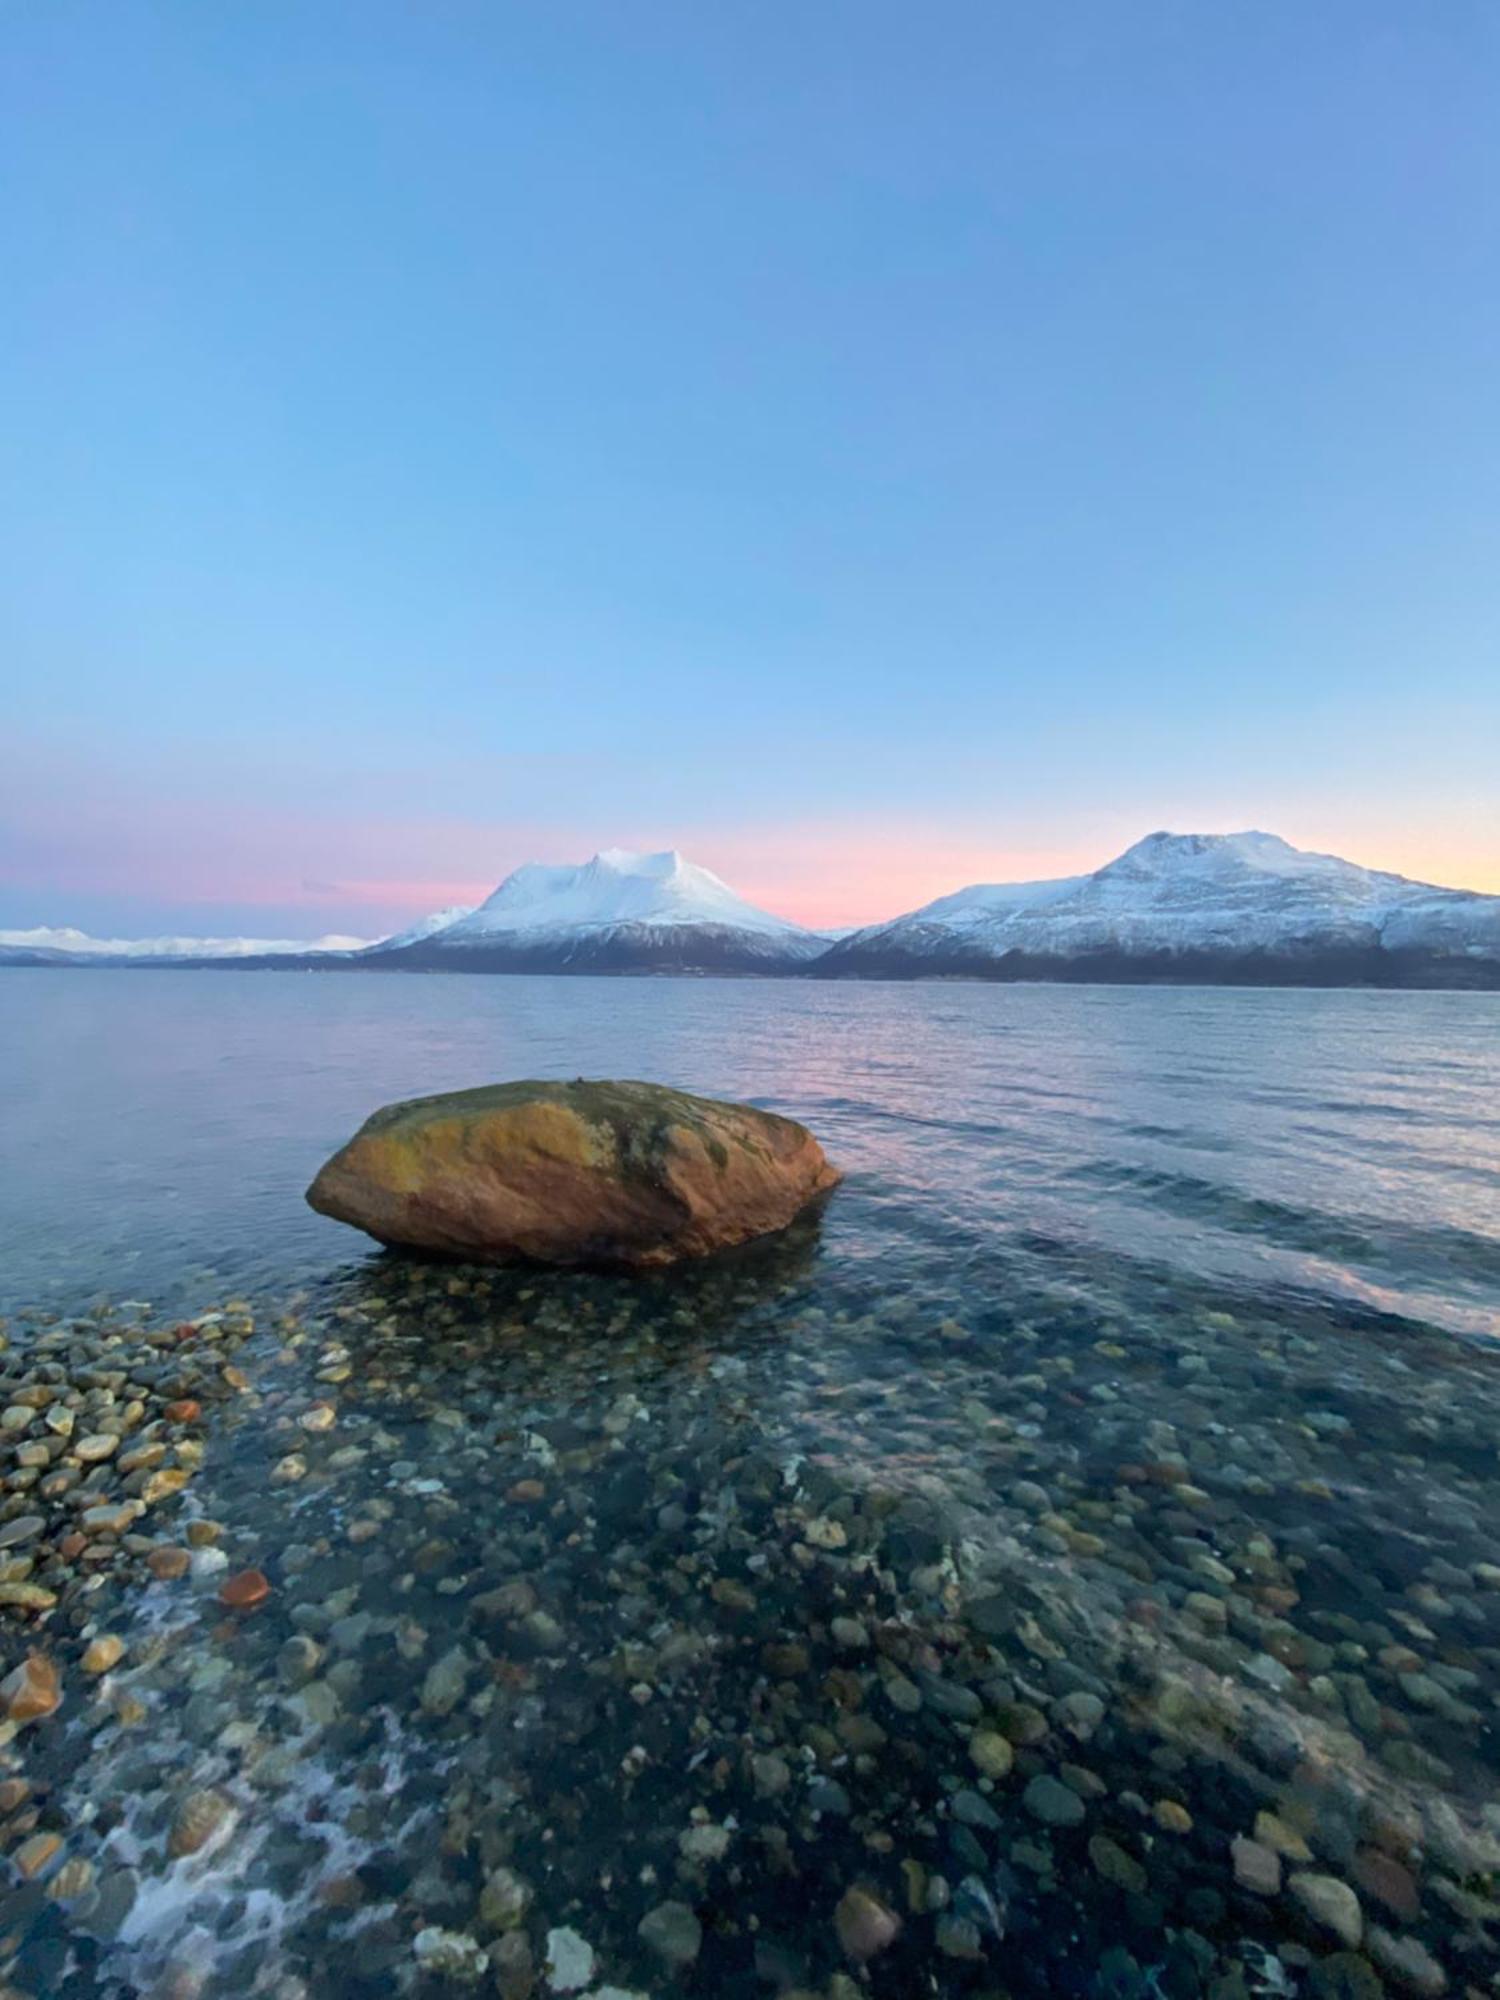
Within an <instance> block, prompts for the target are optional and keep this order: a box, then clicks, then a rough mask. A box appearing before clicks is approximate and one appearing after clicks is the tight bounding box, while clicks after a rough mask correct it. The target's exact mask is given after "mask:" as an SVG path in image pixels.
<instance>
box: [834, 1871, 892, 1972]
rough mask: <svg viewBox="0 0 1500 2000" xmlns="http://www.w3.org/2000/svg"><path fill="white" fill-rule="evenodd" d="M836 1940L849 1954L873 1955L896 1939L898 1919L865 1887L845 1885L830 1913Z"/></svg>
mask: <svg viewBox="0 0 1500 2000" xmlns="http://www.w3.org/2000/svg"><path fill="white" fill-rule="evenodd" d="M833 1924H834V1929H835V1930H836V1931H837V1932H838V1934H839V1943H840V1944H841V1945H842V1946H843V1947H844V1950H845V1951H846V1952H847V1953H848V1955H849V1956H850V1958H853V1959H857V1960H861V1961H862V1960H864V1959H867V1958H874V1957H875V1956H876V1954H877V1953H878V1952H882V1951H885V1950H886V1949H887V1947H888V1946H890V1945H893V1944H894V1943H895V1942H896V1936H897V1933H898V1932H899V1931H900V1929H901V1919H900V1918H899V1917H898V1916H897V1915H896V1912H895V1911H894V1910H891V1909H887V1907H886V1906H885V1904H884V1903H882V1902H881V1900H880V1898H879V1897H878V1896H875V1895H872V1894H871V1892H870V1891H869V1890H868V1889H861V1888H858V1887H856V1888H853V1889H846V1890H845V1891H844V1893H843V1895H842V1896H840V1898H839V1904H838V1908H837V1909H836V1910H835V1911H834V1913H833Z"/></svg>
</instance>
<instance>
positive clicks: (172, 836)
mask: <svg viewBox="0 0 1500 2000" xmlns="http://www.w3.org/2000/svg"><path fill="white" fill-rule="evenodd" d="M21 769H22V776H21V777H20V778H19V779H18V780H17V782H16V784H15V786H14V788H13V790H12V794H11V797H10V799H9V800H8V801H7V807H8V825H7V826H6V828H5V832H6V835H7V838H6V840H5V841H4V842H0V923H9V922H15V921H17V919H16V918H15V917H13V915H12V913H11V911H10V909H8V908H7V905H6V900H5V899H6V892H7V891H11V892H14V893H15V894H16V895H18V896H19V895H24V896H25V897H26V898H27V899H28V901H29V903H30V904H31V905H33V906H35V905H38V904H44V905H45V908H44V909H42V910H41V911H40V912H39V913H38V915H36V916H35V917H33V918H27V919H26V921H28V922H29V921H37V922H40V921H46V922H49V923H58V924H62V923H69V922H73V921H75V913H74V908H73V900H74V899H75V898H79V899H82V898H84V897H90V898H93V899H94V900H95V902H98V901H100V900H101V899H102V900H103V901H104V902H106V903H108V904H109V905H110V906H111V907H112V908H118V909H119V910H120V911H121V912H122V913H123V912H124V911H126V910H128V911H130V912H131V914H130V915H129V916H128V917H127V916H125V915H124V914H121V915H120V916H119V917H118V918H116V917H111V918H110V919H109V921H110V925H111V928H112V930H113V931H114V933H115V934H117V935H143V934H145V932H146V931H147V930H148V929H161V928H171V929H177V928H180V926H179V925H178V924H177V923H176V922H175V921H172V922H169V923H165V924H158V923H157V922H156V921H155V920H154V918H153V917H152V915H151V909H152V906H153V905H159V906H163V907H165V906H167V905H172V906H179V907H183V908H187V907H194V908H196V909H198V910H201V912H202V913H203V914H202V917H201V920H199V921H197V922H196V923H195V928H197V929H199V930H201V931H203V932H204V933H208V932H218V931H219V930H221V929H222V925H221V923H220V921H219V919H218V917H217V916H216V914H215V913H216V912H219V911H222V910H224V909H226V908H228V907H231V906H239V907H241V908H242V909H244V910H246V911H254V910H259V909H265V910H266V911H267V912H275V911H282V912H288V913H291V912H297V913H305V929H306V932H307V934H308V935H309V936H312V935H315V934H318V933H321V932H327V931H340V932H360V933H363V934H365V935H375V934H377V933H380V932H387V931H392V930H396V929H399V928H401V927H402V926H403V925H405V924H407V923H410V922H412V921H414V920H415V919H417V918H419V917H423V916H426V915H428V914H429V913H430V912H432V911H434V910H438V909H443V908H447V907H449V906H450V905H453V904H456V903H464V904H473V903H478V902H481V901H483V899H484V898H485V897H486V896H488V895H489V894H490V893H491V891H492V890H493V889H494V888H495V886H496V885H497V883H498V882H499V881H500V880H501V879H502V878H503V877H504V876H505V875H506V874H508V873H509V872H510V870H511V869H513V868H515V867H517V866H518V865H519V864H520V863H522V862H524V861H551V862H581V861H585V860H587V859H588V858H589V856H590V855H591V854H593V853H594V852H596V851H597V850H598V849H599V848H602V847H608V846H626V847H635V848H640V849H646V850H651V849H657V848H663V847H672V846H675V847H678V848H680V849H681V851H682V852H683V853H684V854H686V855H687V856H688V857H689V859H691V860H693V861H696V862H699V863H701V864H702V865H703V866H705V867H707V868H710V869H712V870H713V871H714V873H715V874H718V875H720V876H722V877H723V879H724V880H725V881H726V882H728V883H729V884H730V885H731V886H732V887H733V888H734V889H735V890H736V891H738V893H739V894H740V895H742V896H744V897H745V898H746V899H747V900H748V901H750V902H752V903H755V904H758V905H759V906H761V907H762V908H765V909H768V910H771V911H773V912H775V913H776V914H778V915H781V916H784V917H787V918H789V919H791V920H792V921H793V922H797V923H801V924H805V925H807V926H809V927H810V928H822V927H834V926H845V925H856V924H868V923H876V922H880V921H883V920H886V919H889V918H892V917H895V916H898V915H900V914H902V913H904V912H905V911H907V910H911V909H915V908H918V907H920V906H921V905H922V904H924V903H927V902H930V901H932V900H933V899H934V898H935V897H937V896H942V895H946V894H949V893H951V892H952V891H953V890H956V889H960V888H964V887H966V886H968V885H969V884H971V883H976V882H1005V881H1035V880H1040V879H1046V878H1050V877H1054V876H1060V875H1074V874H1082V873H1087V872H1088V871H1090V870H1092V869H1094V868H1097V867H1099V866H1101V865H1102V864H1103V863H1104V862H1106V861H1109V860H1111V859H1113V857H1114V856H1115V855H1117V854H1118V853H1119V852H1120V851H1121V850H1122V849H1123V848H1125V847H1127V846H1129V845H1130V844H1131V843H1132V842H1133V841H1135V840H1137V839H1139V838H1140V837H1141V836H1142V835H1144V834H1146V833H1148V832H1150V831H1152V830H1153V828H1154V827H1156V826H1162V825H1167V826H1173V827H1175V828H1176V830H1178V831H1209V832H1213V831H1219V832H1223V831H1230V830H1235V829H1238V828H1241V827H1245V826H1250V825H1260V826H1263V827H1269V828H1270V829H1272V830H1274V831H1276V832H1279V833H1281V834H1283V835H1284V836H1285V837H1286V838H1287V839H1288V840H1290V841H1292V842H1293V843H1294V844H1295V845H1297V846H1299V847H1305V848H1312V849H1316V850H1318V851H1320V852H1324V853H1334V854H1340V855H1343V856H1344V857H1345V858H1346V859H1348V860H1351V861H1355V862H1358V863H1360V864H1362V865H1364V866H1366V867H1378V868H1385V869H1390V870H1392V871H1393V872H1395V873H1398V874H1402V875H1406V876H1408V877H1411V878H1412V879H1414V880H1418V881H1427V882H1437V883H1444V884H1449V885H1453V886H1457V887H1463V888H1469V889H1475V890H1479V891H1481V892H1487V893H1491V894H1495V893H1500V818H1497V816H1496V814H1495V810H1494V807H1493V806H1492V804H1491V803H1490V802H1489V801H1488V800H1482V801H1475V800H1472V799H1470V800H1463V799H1457V800H1447V801H1442V802H1432V803H1430V804H1428V805H1427V806H1426V807H1425V808H1424V809H1423V810H1422V811H1421V812H1420V813H1414V814H1413V817H1412V820H1411V823H1410V824H1408V825H1407V826H1405V827H1404V828H1400V829H1396V828H1393V827H1392V825H1391V824H1390V822H1389V820H1387V819H1384V818H1382V817H1381V816H1379V815H1378V814H1377V813H1375V812H1374V811H1370V810H1362V809H1361V808H1360V807H1359V806H1358V805H1352V804H1351V802H1349V801H1347V800H1346V801H1342V802H1330V803H1329V804H1328V806H1327V807H1326V809H1325V810H1326V817H1325V816H1324V811H1323V810H1320V811H1316V812H1308V811H1306V810H1299V809H1298V807H1299V804H1301V803H1302V802H1300V801H1297V800H1294V799H1291V798H1287V797H1282V798H1279V799H1272V798H1269V797H1264V796H1262V797H1259V798H1258V799H1257V800H1256V801H1255V802H1252V803H1251V805H1250V809H1249V810H1243V809H1242V810H1239V811H1231V812H1230V813H1229V816H1227V817H1226V816H1224V815H1223V814H1220V813H1215V814H1213V815H1212V816H1209V815H1205V814H1204V813H1203V812H1202V811H1199V810H1194V809H1193V807H1192V805H1191V803H1188V804H1184V802H1183V801H1182V800H1178V801H1177V802H1176V806H1175V808H1174V807H1173V806H1171V805H1168V806H1167V807H1166V808H1165V809H1164V810H1163V811H1162V812H1160V814H1158V815H1157V816H1155V817H1154V818H1148V817H1146V816H1144V815H1142V814H1141V813H1140V811H1139V810H1138V809H1137V808H1136V807H1135V806H1133V805H1126V806H1123V807H1120V806H1117V807H1115V808H1112V809H1110V810H1108V811H1104V810H1100V811H1099V812H1096V813H1093V814H1091V815H1089V816H1087V817H1077V818H1070V819H1069V820H1068V822H1067V824H1066V834H1067V838H1066V840H1057V839H1053V840H1051V841H1049V840H1047V839H1046V838H1045V837H1042V838H1038V839H1037V840H1035V841H1028V840H1024V839H1021V840H1018V839H1017V838H1016V834H1015V830H1016V827H1017V824H1018V822H1020V821H1022V818H1023V816H1022V815H1021V814H1020V813H1018V812H1009V813H1006V814H1004V815H1003V816H1002V815H999V814H997V816H996V818H997V821H998V822H999V823H998V824H997V825H996V826H995V827H994V828H993V829H992V830H991V831H989V832H986V831H985V830H983V829H981V828H978V827H976V826H975V825H973V824H972V823H969V824H958V825H954V824H949V825H947V826H934V825H932V824H930V823H928V824H916V823H913V824H900V823H892V822H891V821H889V820H885V821H882V822H880V823H878V824H877V823H873V822H870V821H858V820H849V821H839V822H833V821H811V822H805V823H802V824H794V825H785V824H776V825H771V826H766V827H755V826H749V825H744V824H741V825H738V826H733V827H729V828H725V827H722V826H720V827H709V826H705V825H703V824H701V823H699V824H697V825H694V824H677V825H672V824H664V823H662V822H660V821H654V820H647V819H642V820H639V821H636V822H635V823H633V824H632V823H630V822H629V821H627V822H625V823H623V824H621V823H620V822H619V821H618V820H612V821H611V822H610V823H601V824H597V825H590V824H587V823H585V822H583V821H582V820H572V821H569V822H568V823H565V824H559V823H543V822H541V821H539V820H530V821H528V820H526V819H525V818H523V817H522V816H520V815H518V816H517V817H516V818H515V819H513V820H504V819H501V820H498V821H497V820H481V819H478V818H461V817H457V816H454V817H443V816H438V815H433V814H424V813H422V812H421V811H420V810H407V811H405V812H401V811H397V812H382V811H379V810H374V811H372V810H370V809H369V806H368V803H367V802H366V801H361V806H362V809H352V810H351V809H347V804H346V808H345V809H340V808H339V807H337V806H334V805H332V804H325V805H323V806H322V807H321V809H320V808H317V807H312V806H303V805H302V804H301V802H300V798H299V799H298V801H297V802H296V803H294V804H286V803H281V804H277V803H274V802H272V801H271V800H268V799H263V798H258V797H257V796H256V793H255V789H254V786H253V785H252V784H250V783H248V782H247V783H245V784H244V785H243V786H242V788H241V789H240V790H239V791H237V792H236V791H230V792H229V793H228V794H227V795H226V794H223V793H221V792H216V791H215V790H213V789H212V788H211V787H209V786H208V785H207V784H206V782H203V781H197V780H195V785H196V788H192V787H190V786H189V785H187V784H184V783H182V782H180V781H179V782H177V783H175V784H170V785H169V784H165V783H160V784H155V783H150V782H145V783H143V782H142V781H141V780H140V779H139V778H138V777H132V778H130V779H122V778H121V777H120V776H119V775H118V774H113V773H107V772H103V771H100V772H95V773H90V774H88V775H89V782H88V784H87V785H86V786H80V785H79V784H78V783H76V782H73V783H71V785H70V784H69V783H68V782H67V779H68V767H67V766H66V764H65V763H59V764H58V765H57V766H55V767H53V768H49V767H48V766H47V765H45V764H44V763H43V762H41V761H40V760H38V759H36V758H34V757H33V758H31V759H30V760H29V765H28V764H27V763H26V762H23V765H22V767H21ZM580 789H581V790H582V791H586V787H583V788H575V795H578V793H579V790H580ZM309 796H312V794H309ZM1240 803H1241V806H1242V808H1243V805H1244V801H1241V802H1240ZM1061 822H1062V815H1061V814H1060V813H1059V814H1057V815H1049V817H1048V819H1047V820H1046V821H1045V822H1043V821H1041V820H1038V822H1037V831H1038V834H1039V835H1042V836H1045V835H1047V834H1049V833H1055V831H1056V830H1057V829H1058V827H1059V825H1060V824H1061ZM137 913H138V914H137ZM266 922H267V923H268V924H269V926H270V929H271V932H272V933H273V934H275V935H291V934H293V932H294V931H296V930H301V929H302V928H303V927H304V926H303V923H302V922H301V921H298V920H296V919H294V920H293V923H292V927H291V929H286V928H284V925H283V919H282V918H281V917H278V916H274V915H272V916H268V918H267V919H266ZM236 927H237V928H238V926H236ZM255 934H259V935H264V934H267V933H266V932H265V931H259V932H257V933H255Z"/></svg>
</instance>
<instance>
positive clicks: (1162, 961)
mask: <svg viewBox="0 0 1500 2000" xmlns="http://www.w3.org/2000/svg"><path fill="white" fill-rule="evenodd" d="M1382 953H1428V954H1436V955H1438V956H1441V957H1444V958H1447V959H1450V960H1453V959H1458V960H1473V959H1476V958H1479V959H1493V958H1497V957H1500V897H1494V896H1480V895H1476V894H1474V893H1472V892H1466V891H1464V890H1459V889H1440V888H1436V887H1433V886H1430V885H1428V884H1424V883H1420V882H1408V881H1407V880H1405V879H1404V878H1403V877H1402V876H1399V875H1391V874H1387V873H1384V872H1382V871H1381V870H1379V869H1373V868H1361V867H1359V866H1357V865H1356V864H1355V863H1354V862H1352V861H1342V860H1340V859H1339V858H1338V856H1336V855H1332V854H1316V853H1311V852H1308V851H1306V850H1304V849H1302V848H1298V847H1293V846H1292V845H1291V843H1290V842H1289V841H1285V840H1283V839H1281V838H1280V836H1279V835H1277V834H1274V833H1263V832H1260V831H1257V830H1253V829H1252V830H1249V831H1246V832H1243V833H1168V832H1157V833H1151V834H1147V836H1146V837H1145V839H1144V840H1138V841H1137V842H1136V843H1135V844H1134V846H1132V847H1128V848H1127V849H1126V850H1125V852H1124V853H1123V854H1121V855H1118V856H1117V857H1116V858H1115V859H1114V860H1113V861H1109V862H1106V863H1105V865H1104V866H1103V867H1102V868H1096V869H1095V870H1094V872H1093V873H1092V874H1091V875H1084V876H1080V877H1077V878H1076V879H1074V880H1071V881H1063V882H1028V883H999V884H984V885H980V886H976V887H975V888H972V889H964V890H959V891H958V892H957V893H956V894H954V895H951V896H945V897H943V898H941V899H940V900H939V901H938V902H936V903H929V904H928V905H927V906H926V907H925V908H924V909H921V910H915V911H913V912H912V914H911V915H910V916H908V917H901V918H898V919H897V920H896V921H895V922H894V923H891V924H885V925H881V926H878V927H876V928H875V929H874V930H870V931H864V932H861V933H859V935H858V936H857V937H856V938H854V939H852V940H849V941H848V942H847V943H845V944H843V945H840V946H836V947H835V948H834V950H833V951H832V952H831V953H830V954H829V969H830V970H836V971H841V970H843V969H844V968H845V967H848V968H850V969H859V966H860V961H864V963H865V964H867V965H869V966H870V967H871V969H875V970H898V971H900V970H907V969H914V968H919V967H921V966H922V965H923V964H924V963H933V962H938V963H940V964H946V965H948V966H951V967H956V968H957V969H969V968H973V967H979V966H983V965H995V964H997V963H1000V962H1002V961H1006V960H1010V961H1012V962H1017V963H1020V962H1029V963H1031V964H1033V965H1035V964H1040V963H1046V962H1051V961H1058V960H1071V961H1073V962H1075V963H1089V962H1092V963H1094V964H1096V965H1097V964H1106V963H1107V965H1108V966H1118V965H1119V964H1121V963H1129V962H1132V961H1134V962H1141V961H1147V960H1155V961H1156V963H1157V965H1158V967H1160V966H1162V965H1167V964H1170V963H1172V962H1174V961H1184V960H1188V959H1192V958H1194V957H1196V958H1197V960H1198V961H1199V963H1200V965H1201V964H1203V963H1207V962H1210V961H1212V962H1216V963H1223V962H1228V961H1230V960H1234V959H1239V960H1242V961H1243V960H1246V959H1253V958H1256V957H1259V958H1261V959H1262V960H1266V961H1278V962H1281V961H1284V962H1286V963H1288V964H1291V965H1293V967H1294V969H1295V968H1297V967H1302V968H1305V967H1307V966H1308V965H1311V964H1315V963H1316V964H1321V965H1323V966H1326V967H1329V968H1342V969H1343V976H1345V977H1348V976H1350V975H1351V969H1352V971H1353V973H1354V975H1355V976H1361V977H1370V976H1371V974H1370V970H1369V967H1370V964H1371V963H1372V961H1371V959H1370V954H1374V955H1375V958H1376V959H1378V958H1379V956H1380V954H1382ZM1362 955H1363V956H1362ZM1105 976H1111V975H1110V973H1109V972H1108V970H1106V973H1105Z"/></svg>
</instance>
